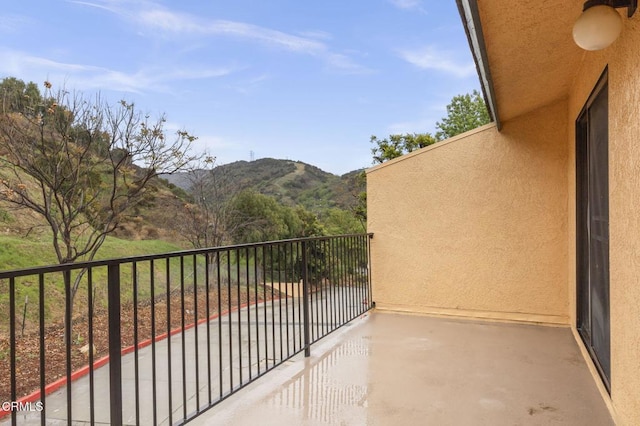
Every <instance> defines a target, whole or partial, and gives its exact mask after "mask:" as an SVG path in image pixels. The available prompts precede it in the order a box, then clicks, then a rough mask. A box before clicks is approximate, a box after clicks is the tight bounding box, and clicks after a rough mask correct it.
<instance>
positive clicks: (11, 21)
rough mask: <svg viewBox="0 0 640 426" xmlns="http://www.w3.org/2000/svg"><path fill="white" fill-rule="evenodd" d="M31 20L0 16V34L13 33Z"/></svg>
mask: <svg viewBox="0 0 640 426" xmlns="http://www.w3.org/2000/svg"><path fill="white" fill-rule="evenodd" d="M30 22H31V20H30V19H29V18H27V17H24V16H19V15H4V16H0V32H3V33H15V32H17V31H19V30H20V29H21V28H24V27H26V26H28V25H29V24H30Z"/></svg>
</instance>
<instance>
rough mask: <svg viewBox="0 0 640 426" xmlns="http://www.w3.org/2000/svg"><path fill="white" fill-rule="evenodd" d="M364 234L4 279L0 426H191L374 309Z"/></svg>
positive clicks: (28, 272) (0, 278)
mask: <svg viewBox="0 0 640 426" xmlns="http://www.w3.org/2000/svg"><path fill="white" fill-rule="evenodd" d="M371 236H372V235H371V234H358V235H345V236H337V237H319V238H302V239H292V240H284V241H275V242H266V243H258V244H244V245H235V246H226V247H217V248H210V249H198V250H189V251H182V252H175V253H168V254H161V255H149V256H137V257H130V258H121V259H112V260H104V261H93V262H85V263H76V264H67V265H57V266H48V267H41V268H30V269H24V270H16V271H5V272H0V295H2V297H0V309H1V310H2V312H8V317H7V316H6V314H3V315H2V316H1V317H0V375H2V376H4V377H2V378H1V379H0V402H2V407H1V409H2V411H0V415H4V418H0V423H2V422H3V421H4V422H6V421H8V420H10V421H11V424H14V425H17V424H20V423H21V422H24V423H29V424H32V423H34V422H37V421H38V420H39V422H40V423H41V424H43V425H44V424H46V423H47V422H48V421H49V420H52V421H57V422H66V423H67V424H72V423H76V422H88V423H91V424H94V423H105V424H134V423H135V424H159V423H166V422H168V423H169V424H181V423H186V422H188V421H189V420H191V419H193V418H194V417H196V416H198V415H199V414H201V413H202V412H203V411H205V410H207V409H209V408H211V407H213V406H215V405H216V404H217V403H219V402H221V401H222V400H224V399H226V398H227V397H229V396H230V395H232V394H234V393H235V392H237V391H238V390H240V389H241V388H243V387H245V386H246V385H247V384H249V383H251V382H252V381H254V380H256V379H257V378H259V377H261V376H263V375H264V374H266V373H267V372H269V371H270V370H272V369H274V368H275V367H277V366H278V365H280V364H282V363H283V362H285V361H287V360H289V359H290V358H292V357H293V356H295V355H296V354H299V353H300V352H302V351H304V352H305V355H306V356H308V355H309V351H310V346H311V344H313V343H314V342H316V341H318V340H319V339H321V338H323V337H324V336H326V335H327V334H329V333H331V332H332V331H334V330H336V329H338V328H339V327H341V326H342V325H344V324H346V323H347V322H349V321H351V320H352V319H354V318H356V317H358V316H360V315H362V314H363V313H365V312H366V311H367V310H369V309H370V308H371V307H372V306H373V302H372V301H371V279H370V255H369V248H370V238H371ZM74 289H76V290H74ZM23 300H24V305H22V301H23ZM8 374H10V377H7V375H8ZM0 377H1V376H0Z"/></svg>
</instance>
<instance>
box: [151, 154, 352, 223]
mask: <svg viewBox="0 0 640 426" xmlns="http://www.w3.org/2000/svg"><path fill="white" fill-rule="evenodd" d="M201 173H203V176H207V180H208V181H209V182H210V184H212V185H213V184H216V183H217V184H220V183H221V182H222V184H223V185H224V186H225V187H226V188H229V190H227V191H224V194H226V195H227V196H230V195H232V194H234V193H237V192H239V191H241V190H243V189H253V190H255V191H257V192H259V193H262V194H265V195H269V196H272V197H274V198H275V199H276V200H277V201H278V202H280V203H282V204H284V205H288V206H297V205H302V206H303V207H305V208H306V209H307V210H309V211H311V212H313V213H315V214H317V215H321V214H322V213H323V212H325V211H326V210H327V209H330V208H339V209H342V210H350V209H352V208H353V207H354V206H355V204H356V202H357V198H356V197H357V194H359V193H360V192H362V191H364V190H365V185H364V180H361V179H358V175H359V173H360V171H359V170H356V171H353V172H350V173H347V174H345V175H342V176H336V175H334V174H331V173H328V172H325V171H323V170H321V169H319V168H318V167H315V166H312V165H310V164H306V163H303V162H300V161H291V160H278V159H273V158H262V159H259V160H255V161H236V162H234V163H229V164H224V165H221V166H218V167H216V168H214V169H213V170H212V171H211V172H210V173H211V175H210V176H208V175H207V173H208V172H206V171H202V172H201ZM163 177H164V178H166V179H167V180H168V181H169V182H171V183H173V184H174V185H176V186H178V187H180V188H182V189H184V190H186V191H188V190H189V189H190V186H191V181H190V180H189V178H188V177H187V176H186V175H185V174H176V175H171V176H163Z"/></svg>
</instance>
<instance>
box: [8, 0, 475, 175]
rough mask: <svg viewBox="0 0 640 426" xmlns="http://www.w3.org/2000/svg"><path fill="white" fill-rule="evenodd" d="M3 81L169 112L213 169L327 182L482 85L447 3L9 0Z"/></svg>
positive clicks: (424, 127) (430, 126)
mask: <svg viewBox="0 0 640 426" xmlns="http://www.w3.org/2000/svg"><path fill="white" fill-rule="evenodd" d="M6 76H14V77H17V78H20V79H23V80H25V81H29V80H31V81H35V82H36V83H38V84H40V87H42V85H41V84H42V83H43V82H44V80H47V79H48V80H49V81H51V82H52V83H53V84H54V85H56V86H58V87H60V86H62V85H64V86H65V87H66V88H67V89H75V90H79V91H82V92H84V93H85V94H92V93H94V92H97V91H100V92H101V93H102V94H103V95H104V96H106V97H107V98H108V99H110V100H111V101H112V102H115V101H117V100H119V99H126V100H129V101H134V102H135V103H136V106H137V107H138V108H139V109H141V110H142V111H144V112H147V113H150V114H151V115H152V116H156V115H160V114H161V113H165V114H166V116H167V119H168V122H167V125H168V128H169V129H183V128H184V129H186V130H188V131H189V132H191V133H192V134H194V135H196V136H198V138H199V139H198V141H197V142H196V145H195V147H196V148H197V149H198V150H204V149H206V150H208V151H209V152H211V154H213V155H215V156H216V157H217V159H218V163H219V164H224V163H229V162H232V161H237V160H249V159H250V153H251V152H252V151H253V153H254V157H255V158H256V159H257V158H263V157H273V158H288V159H291V160H300V161H304V162H307V163H311V164H313V165H316V166H318V167H320V168H322V169H324V170H326V171H329V172H332V173H336V174H342V173H346V172H348V171H351V170H354V169H358V168H361V167H368V166H370V165H371V153H370V149H371V144H370V142H369V138H370V136H371V135H376V136H378V137H385V136H387V135H389V134H391V133H406V132H411V133H413V132H425V131H430V132H433V131H434V129H435V123H436V122H437V121H438V120H440V119H441V118H442V117H444V116H445V115H446V109H445V107H446V105H447V104H448V103H449V101H450V100H451V98H452V97H453V96H455V95H458V94H462V93H469V92H471V91H472V90H474V89H478V88H479V83H478V78H477V75H476V73H475V67H474V65H473V60H472V57H471V53H470V51H469V48H468V45H467V41H466V37H465V34H464V30H463V27H462V23H461V21H460V17H459V16H458V12H457V8H456V5H455V1H454V0H445V1H435V0H422V1H421V0H321V1H314V2H311V1H305V0H268V1H266V0H265V1H258V0H233V1H229V0H216V1H203V0H181V1H161V0H153V1H147V0H86V1H84V0H78V1H72V0H23V1H11V2H7V4H3V11H2V15H0V78H3V77H6Z"/></svg>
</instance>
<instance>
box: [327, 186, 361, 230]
mask: <svg viewBox="0 0 640 426" xmlns="http://www.w3.org/2000/svg"><path fill="white" fill-rule="evenodd" d="M365 194H366V193H365ZM322 223H323V225H324V227H325V228H326V230H327V234H328V235H340V234H357V233H360V232H362V231H363V228H362V222H361V221H360V219H359V218H358V217H356V216H354V215H353V214H352V212H349V211H347V210H342V209H339V208H335V207H334V208H331V209H328V210H327V211H326V212H324V213H323V215H322Z"/></svg>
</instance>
